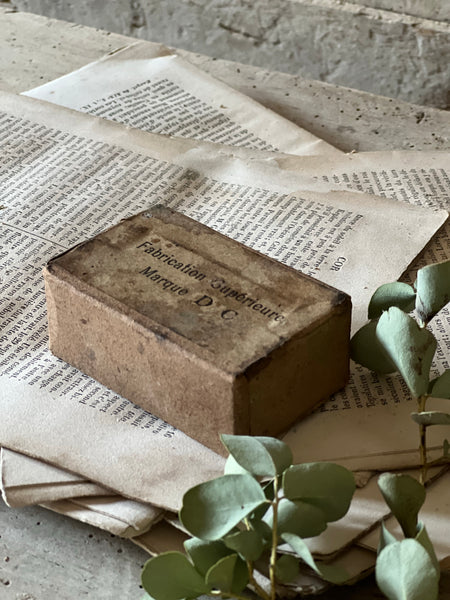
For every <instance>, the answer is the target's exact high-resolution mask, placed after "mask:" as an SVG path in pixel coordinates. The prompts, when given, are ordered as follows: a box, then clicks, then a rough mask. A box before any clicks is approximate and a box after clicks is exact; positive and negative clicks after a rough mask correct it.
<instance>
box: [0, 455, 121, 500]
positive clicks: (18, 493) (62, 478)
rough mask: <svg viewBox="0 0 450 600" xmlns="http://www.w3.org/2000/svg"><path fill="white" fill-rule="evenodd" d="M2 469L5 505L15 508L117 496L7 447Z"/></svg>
mask: <svg viewBox="0 0 450 600" xmlns="http://www.w3.org/2000/svg"><path fill="white" fill-rule="evenodd" d="M0 468H1V475H0V486H1V494H2V498H3V500H4V501H5V504H7V505H8V506H10V507H14V508H18V507H21V506H30V505H33V504H42V503H43V502H49V501H51V500H63V499H67V498H76V497H81V496H100V495H101V496H106V495H107V494H113V493H114V492H111V491H109V490H107V489H105V488H104V487H102V486H100V485H98V484H96V483H94V482H92V481H88V480H87V479H85V478H84V477H82V476H81V475H77V474H75V473H69V472H68V471H65V470H64V469H60V468H58V467H54V466H53V465H49V464H47V463H45V462H43V461H41V460H36V459H35V458H30V457H29V456H26V455H24V454H20V453H18V452H13V451H12V450H8V449H7V448H2V449H1V454H0Z"/></svg>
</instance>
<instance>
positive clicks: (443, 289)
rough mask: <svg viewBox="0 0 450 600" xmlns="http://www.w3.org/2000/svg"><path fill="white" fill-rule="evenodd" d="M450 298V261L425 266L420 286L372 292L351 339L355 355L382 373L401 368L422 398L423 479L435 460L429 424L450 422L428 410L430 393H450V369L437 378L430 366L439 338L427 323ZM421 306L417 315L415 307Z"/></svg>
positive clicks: (447, 395) (385, 287)
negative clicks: (363, 318) (428, 436)
mask: <svg viewBox="0 0 450 600" xmlns="http://www.w3.org/2000/svg"><path fill="white" fill-rule="evenodd" d="M449 301H450V261H445V262H441V263H437V264H433V265H428V266H426V267H423V268H422V269H420V270H419V271H418V272H417V280H416V282H415V284H414V287H412V286H410V285H408V284H406V283H400V282H394V283H387V284H384V285H382V286H381V287H379V288H378V289H377V290H376V291H375V293H374V295H373V296H372V298H371V300H370V303H369V309H368V318H369V319H370V321H369V323H367V325H365V326H364V327H362V328H361V329H360V330H359V331H358V332H357V333H356V334H355V336H354V337H353V339H352V342H351V357H352V358H353V360H354V361H356V362H358V363H360V364H362V365H363V366H365V367H368V368H369V369H371V370H373V371H377V372H378V373H385V374H387V373H394V372H399V373H400V374H401V375H402V377H403V379H404V380H405V382H406V385H407V386H408V389H409V390H410V392H411V395H412V396H413V398H415V399H416V401H417V412H414V413H412V415H411V416H412V418H413V420H414V421H415V422H416V423H418V425H419V438H420V441H419V449H420V462H421V481H422V482H424V481H425V480H426V476H427V471H428V468H429V466H430V463H429V462H428V458H427V445H426V430H427V427H430V426H433V425H450V414H449V413H448V412H439V411H427V409H426V404H427V400H428V398H429V397H430V396H432V397H434V398H444V399H445V398H447V399H450V369H447V370H446V371H444V373H442V374H441V375H440V376H439V377H436V378H434V379H431V377H430V369H431V364H432V361H433V358H434V354H435V352H436V347H437V342H436V339H435V337H434V335H433V334H432V333H431V331H429V330H428V329H427V326H428V324H429V323H430V321H431V320H432V319H433V318H434V317H435V316H436V314H437V313H438V312H439V311H440V310H441V309H442V308H443V307H444V306H445V305H446V304H447V303H448V302H449ZM413 310H415V315H416V319H414V318H413V317H412V316H410V315H409V314H407V313H409V312H411V311H413ZM449 460H450V458H449V443H448V440H444V443H443V454H442V457H440V458H439V459H437V460H436V461H434V462H435V463H442V462H448V461H449Z"/></svg>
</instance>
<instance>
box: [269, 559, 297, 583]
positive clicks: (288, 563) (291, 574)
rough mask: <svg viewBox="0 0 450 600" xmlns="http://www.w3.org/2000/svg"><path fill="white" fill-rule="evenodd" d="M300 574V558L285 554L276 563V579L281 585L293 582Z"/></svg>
mask: <svg viewBox="0 0 450 600" xmlns="http://www.w3.org/2000/svg"><path fill="white" fill-rule="evenodd" d="M299 572H300V565H299V564H298V558H296V557H295V556H292V555H289V554H283V556H280V558H279V559H278V560H277V562H276V563H275V577H276V578H277V579H278V581H280V582H281V583H289V582H290V581H293V580H294V579H295V578H296V577H297V575H298V574H299Z"/></svg>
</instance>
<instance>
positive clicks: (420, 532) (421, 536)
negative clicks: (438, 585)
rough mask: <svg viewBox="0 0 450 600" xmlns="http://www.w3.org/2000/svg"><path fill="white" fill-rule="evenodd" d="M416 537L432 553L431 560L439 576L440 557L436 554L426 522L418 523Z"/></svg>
mask: <svg viewBox="0 0 450 600" xmlns="http://www.w3.org/2000/svg"><path fill="white" fill-rule="evenodd" d="M414 539H415V540H416V541H417V542H419V544H421V545H422V546H423V547H424V548H425V550H426V551H427V552H428V554H429V555H430V558H431V562H432V563H433V565H434V568H435V570H436V574H437V576H438V578H439V576H440V573H441V568H440V565H439V561H438V558H437V556H436V553H435V551H434V548H433V544H432V542H431V540H430V538H429V536H428V532H427V530H426V528H425V525H424V523H422V522H420V523H419V524H418V527H417V535H416V537H415V538H414Z"/></svg>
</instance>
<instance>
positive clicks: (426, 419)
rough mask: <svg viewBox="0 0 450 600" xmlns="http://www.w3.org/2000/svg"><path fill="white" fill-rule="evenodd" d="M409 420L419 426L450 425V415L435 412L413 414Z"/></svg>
mask: <svg viewBox="0 0 450 600" xmlns="http://www.w3.org/2000/svg"><path fill="white" fill-rule="evenodd" d="M411 418H412V420H413V421H414V422H415V423H418V424H419V425H427V426H428V425H450V414H448V413H444V412H439V411H437V410H430V411H423V412H420V413H416V412H413V413H411Z"/></svg>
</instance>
